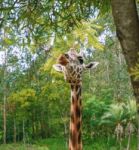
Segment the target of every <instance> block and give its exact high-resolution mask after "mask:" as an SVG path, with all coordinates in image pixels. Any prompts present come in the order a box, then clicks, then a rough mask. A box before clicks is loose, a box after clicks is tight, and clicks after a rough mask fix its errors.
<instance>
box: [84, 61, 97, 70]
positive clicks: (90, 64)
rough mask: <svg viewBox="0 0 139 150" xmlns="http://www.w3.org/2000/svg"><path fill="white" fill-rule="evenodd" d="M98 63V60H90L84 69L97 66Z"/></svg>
mask: <svg viewBox="0 0 139 150" xmlns="http://www.w3.org/2000/svg"><path fill="white" fill-rule="evenodd" d="M98 64H99V62H90V63H89V64H87V65H85V68H86V69H94V68H96V67H97V65H98Z"/></svg>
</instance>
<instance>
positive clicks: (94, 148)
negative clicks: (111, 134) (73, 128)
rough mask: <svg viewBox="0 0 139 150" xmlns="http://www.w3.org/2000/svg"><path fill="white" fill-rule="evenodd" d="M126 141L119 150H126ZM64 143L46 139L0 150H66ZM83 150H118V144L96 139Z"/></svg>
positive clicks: (132, 147)
mask: <svg viewBox="0 0 139 150" xmlns="http://www.w3.org/2000/svg"><path fill="white" fill-rule="evenodd" d="M135 141H136V140H135V138H133V139H132V141H131V148H130V149H131V150H136V149H137V148H136V142H135ZM126 143H127V140H126V139H125V140H123V141H122V147H121V150H125V149H126ZM67 149H68V148H67V146H66V143H65V142H64V140H62V139H47V140H41V141H37V142H35V143H34V144H26V145H24V144H20V143H18V144H6V145H0V150H67ZM84 150H120V147H119V143H116V142H115V140H114V139H110V140H106V139H97V140H96V141H86V142H84Z"/></svg>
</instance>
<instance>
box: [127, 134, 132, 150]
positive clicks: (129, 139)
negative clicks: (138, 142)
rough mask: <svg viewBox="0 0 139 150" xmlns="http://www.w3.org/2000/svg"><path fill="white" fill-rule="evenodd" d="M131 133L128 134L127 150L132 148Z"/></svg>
mask: <svg viewBox="0 0 139 150" xmlns="http://www.w3.org/2000/svg"><path fill="white" fill-rule="evenodd" d="M130 141H131V133H129V135H128V143H127V150H130Z"/></svg>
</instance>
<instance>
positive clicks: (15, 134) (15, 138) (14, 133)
mask: <svg viewBox="0 0 139 150" xmlns="http://www.w3.org/2000/svg"><path fill="white" fill-rule="evenodd" d="M14 143H16V119H15V118H14Z"/></svg>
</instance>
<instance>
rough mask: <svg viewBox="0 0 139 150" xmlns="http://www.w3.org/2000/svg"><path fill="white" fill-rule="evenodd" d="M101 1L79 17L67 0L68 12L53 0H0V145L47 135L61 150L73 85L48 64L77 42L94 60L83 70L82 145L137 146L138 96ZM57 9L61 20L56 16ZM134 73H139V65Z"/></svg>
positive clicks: (42, 140)
mask: <svg viewBox="0 0 139 150" xmlns="http://www.w3.org/2000/svg"><path fill="white" fill-rule="evenodd" d="M34 2H36V3H34ZM61 3H62V1H61ZM63 5H64V2H63ZM103 6H105V7H102V8H101V11H100V10H99V8H97V7H93V6H92V7H91V8H90V9H91V10H90V11H91V12H92V14H91V15H90V14H86V15H87V16H79V20H78V17H77V15H78V13H77V12H74V5H71V6H70V10H71V12H74V13H75V14H73V16H68V12H66V10H65V11H64V10H63V14H62V13H61V14H59V11H57V9H59V8H60V6H59V5H58V3H57V1H52V2H48V3H47V1H46V2H42V3H41V1H40V2H38V1H18V0H17V1H16V0H15V1H10V0H9V1H7V0H5V1H2V2H1V7H0V12H1V13H0V27H1V28H0V43H1V44H0V143H1V144H2V143H19V142H22V143H24V144H34V143H37V144H38V143H39V144H40V143H41V144H42V145H43V143H45V142H46V143H47V141H48V143H47V144H46V143H45V144H46V145H49V144H50V147H51V145H52V146H53V145H55V144H54V143H56V145H59V144H60V143H63V144H61V145H62V146H63V147H64V148H63V150H65V149H66V147H67V142H68V135H69V111H70V110H69V108H70V107H69V106H70V87H69V84H68V83H66V82H65V81H64V79H63V75H62V74H60V73H57V72H55V71H54V69H53V68H52V65H53V64H55V63H56V60H57V57H58V56H59V54H61V53H64V52H66V51H68V50H69V48H71V47H73V46H75V48H76V49H77V50H78V51H79V50H82V51H83V52H84V55H85V59H86V62H89V61H90V60H93V61H98V62H99V65H98V67H97V68H96V69H94V70H90V71H89V72H85V73H84V75H83V127H82V128H83V130H82V132H83V135H82V137H83V142H84V144H85V145H88V147H87V146H86V149H88V150H92V149H94V150H97V149H98V150H101V149H103V150H105V149H108V150H116V149H118V150H119V149H123V148H127V149H129V147H130V146H131V147H132V148H131V149H132V150H133V149H136V148H135V147H136V144H137V140H136V135H137V121H136V102H135V98H134V95H133V89H132V86H131V82H130V77H129V74H128V72H127V65H126V62H125V59H124V56H123V53H122V49H121V46H120V43H119V41H118V39H117V37H116V30H115V25H114V21H113V18H112V13H111V9H110V8H109V4H107V3H106V4H104V5H103ZM137 6H138V5H137ZM82 7H83V6H82ZM46 10H49V11H48V12H49V13H47V11H46ZM83 11H84V7H83ZM53 13H55V14H53ZM56 13H57V14H56ZM65 14H66V15H67V16H66V15H65ZM59 15H61V18H62V19H63V20H62V21H61V20H58V19H59V18H58V19H57V18H56V16H59ZM74 15H75V16H74ZM64 17H65V18H64ZM66 17H67V18H66ZM74 17H75V18H76V19H74ZM85 18H87V19H85ZM84 19H85V20H84ZM57 20H58V21H57ZM64 20H68V21H65V22H64ZM133 73H135V75H136V77H137V78H138V72H133ZM100 143H101V144H100ZM130 143H131V145H130ZM41 144H40V145H41ZM45 144H44V145H45ZM57 147H58V146H57ZM48 148H49V146H48ZM1 149H4V148H1ZM34 149H35V148H34ZM52 149H54V150H56V147H55V148H50V150H52ZM57 150H62V147H61V148H58V149H57Z"/></svg>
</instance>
